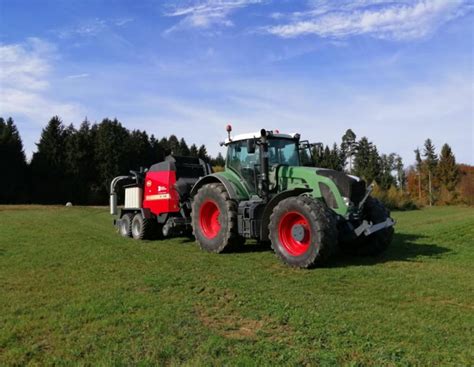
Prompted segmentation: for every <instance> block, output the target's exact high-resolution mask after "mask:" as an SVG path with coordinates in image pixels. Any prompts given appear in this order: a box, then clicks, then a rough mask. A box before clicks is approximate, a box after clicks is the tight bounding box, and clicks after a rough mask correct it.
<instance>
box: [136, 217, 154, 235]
mask: <svg viewBox="0 0 474 367" xmlns="http://www.w3.org/2000/svg"><path fill="white" fill-rule="evenodd" d="M154 232H155V228H154V222H153V221H152V220H151V219H147V218H144V217H143V215H142V214H141V213H137V214H135V216H134V217H133V220H132V237H133V238H134V239H135V240H148V239H151V238H152V237H153V234H154Z"/></svg>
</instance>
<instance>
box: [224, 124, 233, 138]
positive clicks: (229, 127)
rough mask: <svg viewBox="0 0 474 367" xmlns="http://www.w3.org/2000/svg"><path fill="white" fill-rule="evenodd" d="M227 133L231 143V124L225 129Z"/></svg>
mask: <svg viewBox="0 0 474 367" xmlns="http://www.w3.org/2000/svg"><path fill="white" fill-rule="evenodd" d="M225 131H227V136H228V138H229V141H230V140H231V138H230V132H231V131H232V125H231V124H229V125H227V126H226V127H225Z"/></svg>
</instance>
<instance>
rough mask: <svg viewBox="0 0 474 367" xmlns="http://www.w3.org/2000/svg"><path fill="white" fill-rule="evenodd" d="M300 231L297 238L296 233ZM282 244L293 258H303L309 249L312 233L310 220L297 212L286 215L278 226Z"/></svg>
mask: <svg viewBox="0 0 474 367" xmlns="http://www.w3.org/2000/svg"><path fill="white" fill-rule="evenodd" d="M295 230H298V231H299V236H297V237H299V238H295V235H294V231H295ZM278 236H279V239H280V243H281V244H282V245H283V247H284V248H285V250H286V251H287V252H288V253H289V254H290V255H292V256H301V255H303V254H304V253H305V252H306V251H308V249H309V245H310V243H311V232H310V227H309V222H308V220H307V219H306V218H305V217H304V216H303V215H301V214H300V213H297V212H289V213H286V214H285V215H284V216H283V217H282V218H281V219H280V223H279V224H278Z"/></svg>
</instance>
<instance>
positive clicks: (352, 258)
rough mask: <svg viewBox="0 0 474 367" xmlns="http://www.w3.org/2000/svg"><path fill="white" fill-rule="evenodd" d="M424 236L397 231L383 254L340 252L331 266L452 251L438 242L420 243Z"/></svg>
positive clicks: (409, 257)
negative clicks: (365, 254) (361, 254)
mask: <svg viewBox="0 0 474 367" xmlns="http://www.w3.org/2000/svg"><path fill="white" fill-rule="evenodd" d="M423 238H426V236H423V235H417V234H408V233H397V232H395V234H394V235H393V241H392V244H391V245H390V246H389V248H388V249H387V251H385V252H384V253H383V254H381V255H379V256H374V257H368V256H356V255H347V254H340V255H339V256H337V257H336V258H335V259H334V260H333V261H332V262H331V264H329V266H330V267H341V266H351V265H371V264H378V263H385V262H390V261H415V259H418V258H420V257H434V258H437V257H440V256H441V255H443V254H446V253H449V252H451V250H450V249H448V248H446V247H442V246H439V245H438V244H434V243H419V242H418V241H420V240H422V239H423Z"/></svg>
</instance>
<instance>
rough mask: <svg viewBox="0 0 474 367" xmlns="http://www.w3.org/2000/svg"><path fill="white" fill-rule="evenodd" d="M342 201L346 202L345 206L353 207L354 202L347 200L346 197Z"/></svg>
mask: <svg viewBox="0 0 474 367" xmlns="http://www.w3.org/2000/svg"><path fill="white" fill-rule="evenodd" d="M342 200H343V201H344V204H346V206H351V205H352V202H351V200H350V199H349V198H346V197H345V196H343V197H342Z"/></svg>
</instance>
